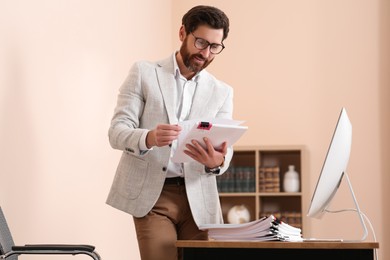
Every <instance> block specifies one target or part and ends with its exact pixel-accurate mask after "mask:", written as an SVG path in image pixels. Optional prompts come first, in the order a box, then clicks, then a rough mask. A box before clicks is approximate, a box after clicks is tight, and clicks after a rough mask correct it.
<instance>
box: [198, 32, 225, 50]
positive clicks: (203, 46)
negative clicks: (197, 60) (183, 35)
mask: <svg viewBox="0 0 390 260" xmlns="http://www.w3.org/2000/svg"><path fill="white" fill-rule="evenodd" d="M191 34H192V36H194V38H195V42H194V46H195V48H197V49H198V50H204V49H206V48H207V47H209V46H210V52H211V53H212V54H219V53H221V52H222V51H223V49H225V46H224V45H223V44H218V43H209V42H208V41H206V40H205V39H203V38H199V37H196V36H195V35H194V34H193V33H192V32H191Z"/></svg>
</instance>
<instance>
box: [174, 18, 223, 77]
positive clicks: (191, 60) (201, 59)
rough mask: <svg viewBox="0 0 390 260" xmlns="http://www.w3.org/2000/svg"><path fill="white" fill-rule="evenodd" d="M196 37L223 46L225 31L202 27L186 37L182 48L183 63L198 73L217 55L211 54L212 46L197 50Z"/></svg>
mask: <svg viewBox="0 0 390 260" xmlns="http://www.w3.org/2000/svg"><path fill="white" fill-rule="evenodd" d="M183 30H184V28H183ZM195 37H196V38H202V39H204V40H206V41H208V42H209V43H211V44H212V43H217V44H221V43H222V38H223V29H212V28H210V27H208V26H204V25H201V26H199V27H198V28H197V29H196V30H195V31H193V32H192V33H189V34H187V35H186V36H185V38H184V40H183V43H182V45H181V47H180V54H181V56H182V58H183V63H184V65H185V66H186V67H187V69H188V70H189V71H191V72H193V73H198V72H199V71H201V70H202V69H204V68H206V67H207V66H208V65H209V64H210V63H211V62H212V61H213V59H214V57H215V54H213V53H211V52H210V46H208V47H207V48H205V49H203V50H199V49H198V48H196V47H195V40H196V38H195Z"/></svg>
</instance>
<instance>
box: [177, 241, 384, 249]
mask: <svg viewBox="0 0 390 260" xmlns="http://www.w3.org/2000/svg"><path fill="white" fill-rule="evenodd" d="M176 246H177V247H181V248H269V249H273V248H290V249H294V248H295V249H375V248H379V243H378V242H328V241H327V242H319V241H315V242H312V241H310V242H280V241H267V242H259V241H215V240H209V241H201V240H178V241H177V242H176Z"/></svg>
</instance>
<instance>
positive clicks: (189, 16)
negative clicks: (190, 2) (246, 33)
mask: <svg viewBox="0 0 390 260" xmlns="http://www.w3.org/2000/svg"><path fill="white" fill-rule="evenodd" d="M182 25H184V28H185V30H186V33H187V34H189V33H191V32H193V31H195V30H196V29H197V28H198V26H199V25H208V26H210V27H211V28H213V29H223V38H222V40H225V39H226V38H227V36H228V34H229V18H228V17H227V16H226V14H225V13H224V12H222V11H221V10H220V9H218V8H216V7H213V6H206V5H198V6H195V7H193V8H191V9H190V10H189V11H188V12H187V13H186V14H185V15H184V16H183V18H182Z"/></svg>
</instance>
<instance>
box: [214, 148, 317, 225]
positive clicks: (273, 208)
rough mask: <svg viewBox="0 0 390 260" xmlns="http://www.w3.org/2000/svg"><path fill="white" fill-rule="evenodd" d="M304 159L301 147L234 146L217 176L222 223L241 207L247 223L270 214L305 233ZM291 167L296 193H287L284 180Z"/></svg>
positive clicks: (305, 184) (305, 177)
mask: <svg viewBox="0 0 390 260" xmlns="http://www.w3.org/2000/svg"><path fill="white" fill-rule="evenodd" d="M306 161H307V159H306V153H305V149H304V146H301V145H294V146H236V147H234V155H233V158H232V161H231V163H230V166H229V169H228V170H227V171H226V172H225V173H224V174H223V175H221V176H218V177H217V185H218V191H219V196H220V201H221V207H222V213H223V218H224V221H225V223H228V218H227V215H228V212H229V210H230V209H231V208H232V207H233V206H241V205H244V206H245V207H246V208H247V209H248V210H249V213H250V220H251V221H252V220H255V219H258V218H260V217H263V216H268V215H270V214H273V215H274V216H275V217H277V218H280V219H281V220H284V221H286V222H287V223H288V224H290V225H292V226H295V227H299V228H302V231H303V232H305V233H306V232H307V231H308V230H307V229H308V227H307V225H306V223H305V218H304V215H305V214H306V205H307V204H308V203H309V202H310V201H309V200H308V198H307V197H308V196H307V195H306V194H307V193H308V191H307V190H308V188H307V182H308V180H307V176H306V171H307V166H306V164H307V162H306ZM290 165H294V167H295V171H296V172H298V176H299V190H298V191H297V192H286V191H284V189H283V179H284V175H285V173H286V172H287V171H288V168H289V166H290Z"/></svg>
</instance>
